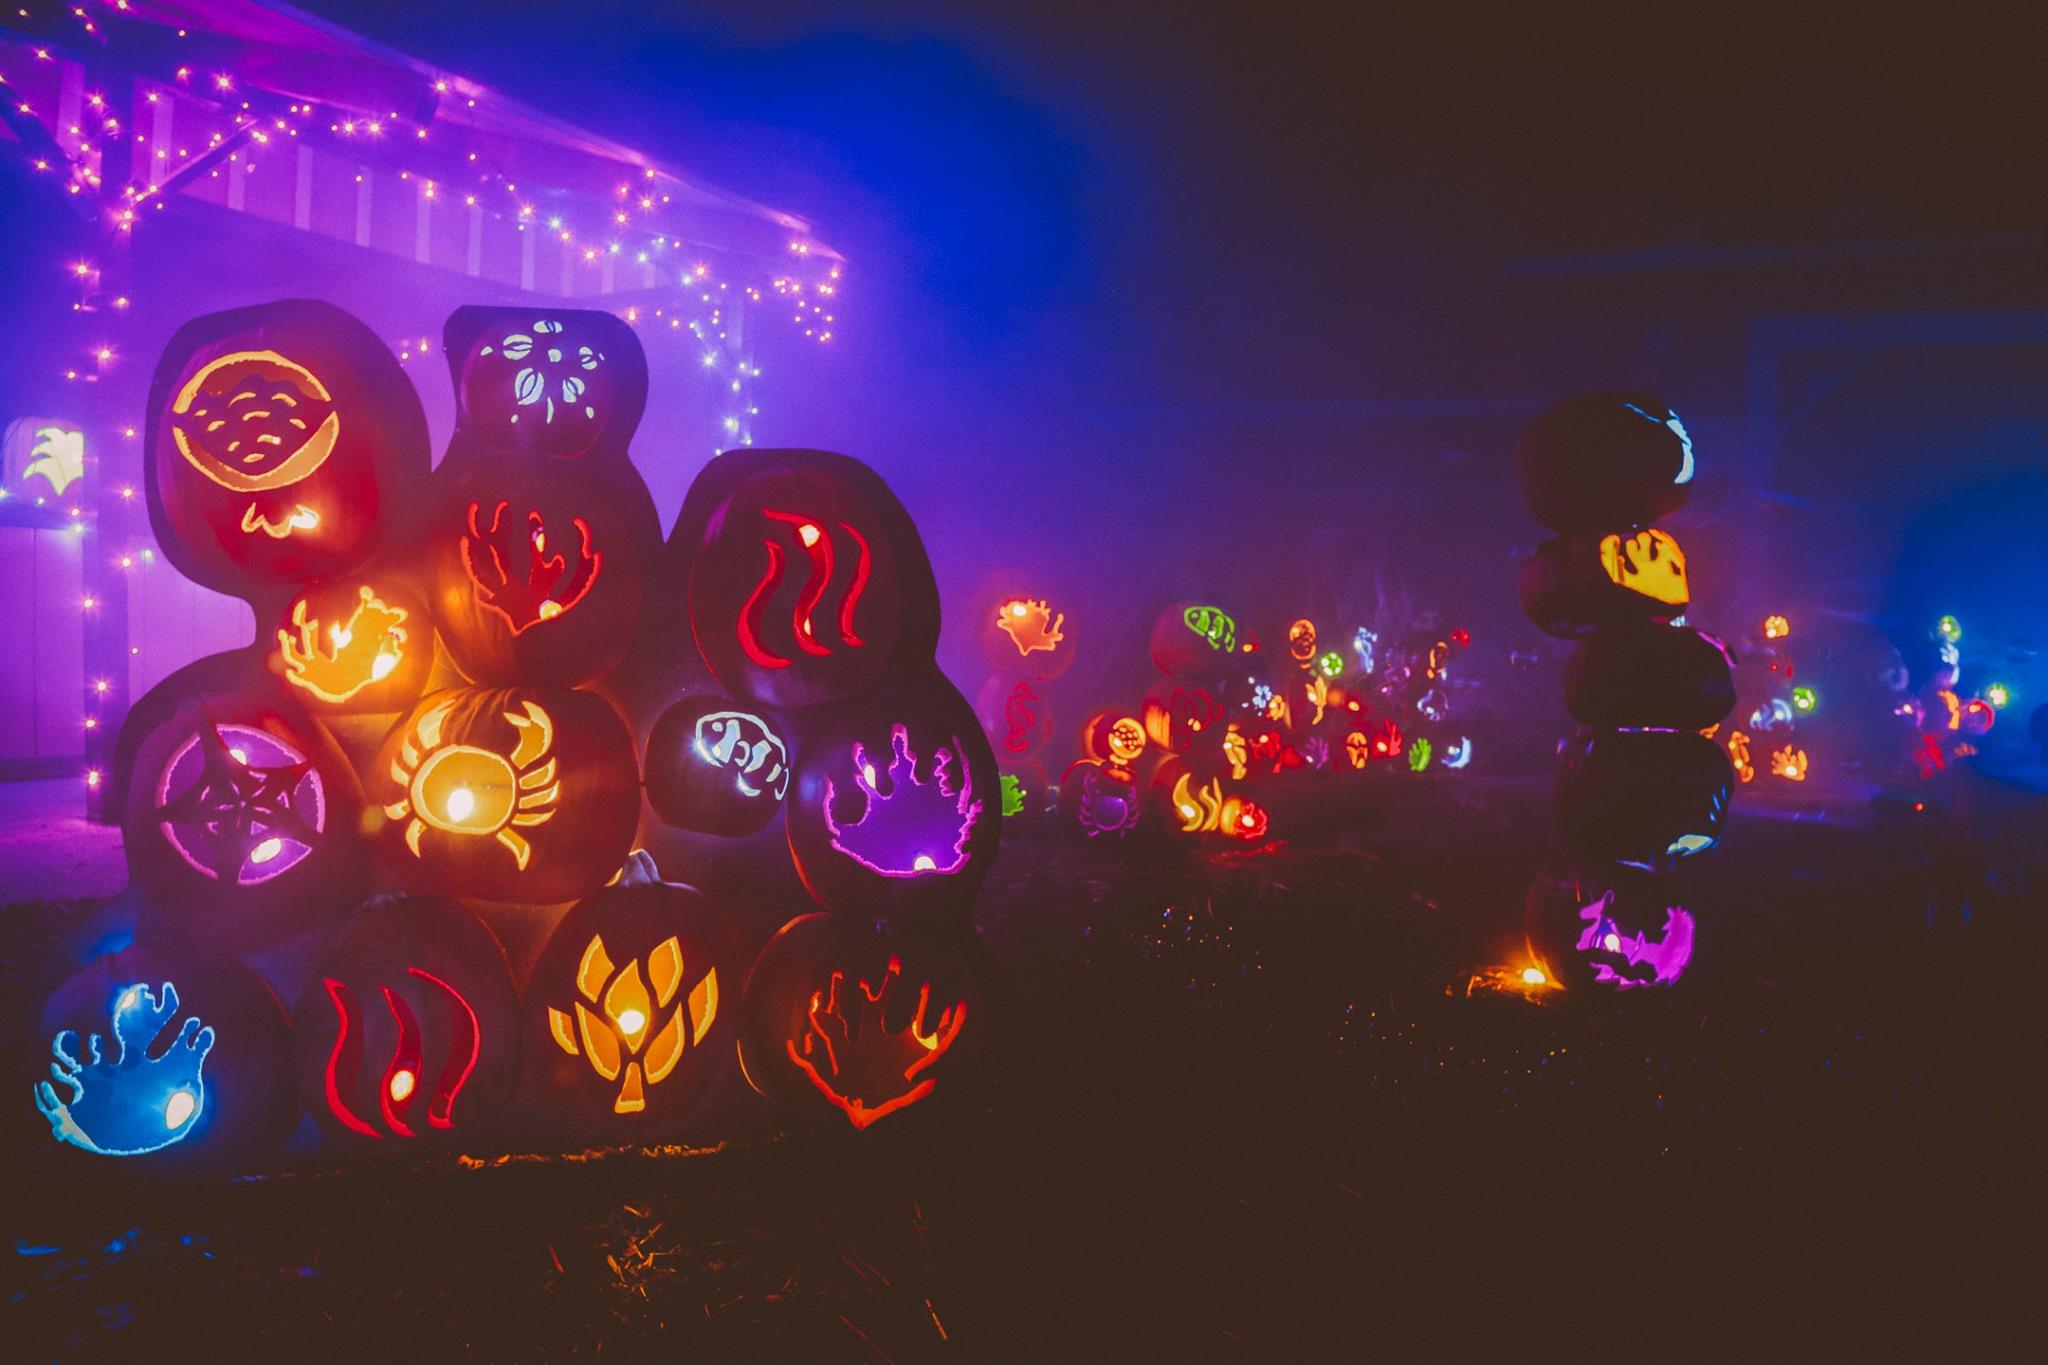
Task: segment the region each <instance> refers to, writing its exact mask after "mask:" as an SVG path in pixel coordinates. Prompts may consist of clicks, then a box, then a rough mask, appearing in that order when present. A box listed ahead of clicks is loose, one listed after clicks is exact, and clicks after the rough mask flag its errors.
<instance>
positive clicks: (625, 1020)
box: [619, 1010, 647, 1038]
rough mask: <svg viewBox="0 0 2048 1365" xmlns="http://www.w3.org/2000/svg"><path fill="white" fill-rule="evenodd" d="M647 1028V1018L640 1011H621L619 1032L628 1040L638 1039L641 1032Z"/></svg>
mask: <svg viewBox="0 0 2048 1365" xmlns="http://www.w3.org/2000/svg"><path fill="white" fill-rule="evenodd" d="M646 1027H647V1016H646V1015H645V1014H642V1013H641V1012H640V1011H639V1010H621V1011H619V1032H621V1033H623V1034H625V1035H626V1036H627V1037H628V1038H638V1037H639V1036H640V1030H641V1029H644V1028H646Z"/></svg>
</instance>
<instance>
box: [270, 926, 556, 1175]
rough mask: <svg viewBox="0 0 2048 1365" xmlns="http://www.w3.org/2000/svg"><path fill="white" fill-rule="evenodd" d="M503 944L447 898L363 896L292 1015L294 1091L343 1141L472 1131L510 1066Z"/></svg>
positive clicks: (505, 1093) (515, 1040)
mask: <svg viewBox="0 0 2048 1365" xmlns="http://www.w3.org/2000/svg"><path fill="white" fill-rule="evenodd" d="M518 1018H519V1006H518V1000H517V997H516V995H515V994H514V991H513V988H512V973H511V970H510V968H508V967H507V965H506V962H505V950H504V949H503V948H501V947H500V946H499V945H498V940H497V939H496V938H494V937H493V936H492V935H491V931H490V930H489V929H487V928H485V927H484V925H483V922H482V921H481V920H479V919H477V917H476V916H475V915H473V914H471V913H470V912H469V911H467V910H465V909H463V908H462V907H461V906H459V905H457V904H455V903H454V902H452V901H445V900H440V899H436V898H432V897H387V898H384V899H383V900H381V901H376V902H372V903H371V905H370V906H368V907H366V909H365V913H363V914H362V915H361V916H360V917H359V918H358V919H357V920H356V921H355V924H354V927H353V929H352V930H351V932H350V934H349V936H348V938H347V939H346V940H344V941H343V942H342V943H341V944H340V945H339V946H338V947H336V948H335V949H334V950H333V951H332V952H330V953H328V954H327V955H326V956H325V957H324V958H323V959H322V960H321V961H320V962H319V963H318V965H316V966H315V968H314V970H313V973H312V976H311V977H310V978H309V979H308V981H307V984H306V988H305V990H304V991H303V992H302V993H301V994H300V996H299V1002H298V1005H297V1007H296V1008H295V1009H294V1010H293V1013H292V1037H293V1042H294V1044H295V1046H296V1047H297V1049H298V1058H299V1090H300V1093H301V1095H302V1096H303V1097H304V1103H305V1107H306V1110H307V1112H308V1113H310V1114H312V1116H313V1118H314V1119H315V1120H316V1121H317V1122H318V1123H319V1125H320V1127H321V1129H322V1130H323V1131H325V1132H326V1134H327V1135H328V1137H330V1138H332V1139H334V1140H336V1141H339V1142H344V1143H348V1144H351V1145H357V1144H360V1145H364V1146H392V1145H405V1144H409V1143H415V1142H428V1143H448V1142H455V1141H462V1140H474V1139H475V1137H476V1136H477V1134H478V1133H479V1132H488V1131H489V1125H490V1124H491V1122H492V1120H493V1119H494V1118H495V1117H496V1116H497V1114H498V1113H499V1111H500V1109H501V1108H502V1106H503V1105H504V1103H505V1101H506V1100H507V1099H508V1098H510V1096H511V1093H512V1086H513V1084H514V1082H515V1081H516V1080H517V1079H518V1075H519V1027H518Z"/></svg>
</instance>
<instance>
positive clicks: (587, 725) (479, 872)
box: [369, 687, 640, 902]
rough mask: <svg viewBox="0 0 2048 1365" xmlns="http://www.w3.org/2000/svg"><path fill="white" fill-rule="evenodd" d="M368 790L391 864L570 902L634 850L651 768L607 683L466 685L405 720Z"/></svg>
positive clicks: (502, 896) (491, 892) (486, 890)
mask: <svg viewBox="0 0 2048 1365" xmlns="http://www.w3.org/2000/svg"><path fill="white" fill-rule="evenodd" d="M369 793H370V800H371V803H372V805H373V808H374V809H375V810H377V811H378V812H381V814H382V817H383V818H382V821H381V822H380V823H381V826H382V832H381V834H380V836H379V837H380V839H381V841H382V844H383V850H384V855H385V862H386V864H387V866H389V867H390V869H391V871H392V872H393V874H394V875H395V876H396V877H397V879H398V880H399V881H400V882H401V883H403V884H404V885H407V886H409V887H413V888H415V889H418V890H421V891H438V892H441V893H443V894H447V895H460V896H464V897H473V898H476V899H481V900H503V901H534V902H552V901H564V900H570V899H573V898H574V897H576V896H579V895H582V894H583V893H585V892H587V891H590V890H593V889H595V888H596V887H598V886H600V885H602V884H603V882H604V880H605V879H606V878H607V877H609V876H610V875H611V874H612V873H613V872H614V871H616V870H617V868H618V866H619V864H620V863H621V862H622V861H623V860H624V858H625V856H626V851H627V849H628V848H629V847H631V844H632V839H633V831H634V828H635V826H636V824H637V823H638V821H639V816H640V769H639V765H638V764H637V763H636V762H635V760H634V756H633V739H632V736H631V735H630V734H629V733H628V732H627V730H626V725H625V722H624V721H622V720H620V719H619V714H618V712H617V711H614V710H613V709H612V706H611V703H609V702H607V701H606V700H605V699H604V698H602V697H600V696H597V695H595V694H594V693H590V692H576V691H569V690H566V689H561V688H489V687H458V688H451V689H449V690H448V691H445V692H435V693H432V694H431V695H429V696H427V697H425V698H423V699H421V701H420V702H419V704H418V705H417V706H415V707H414V708H413V710H412V711H411V712H410V713H409V714H407V715H406V717H405V718H404V719H403V720H402V721H400V722H399V724H398V725H396V726H395V727H393V729H392V731H391V733H390V734H389V735H387V736H386V737H385V740H384V743H383V746H382V747H381V748H380V749H379V750H378V753H377V758H376V761H375V763H374V764H373V765H372V768H371V771H370V783H369Z"/></svg>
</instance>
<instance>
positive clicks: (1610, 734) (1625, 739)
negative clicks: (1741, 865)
mask: <svg viewBox="0 0 2048 1365" xmlns="http://www.w3.org/2000/svg"><path fill="white" fill-rule="evenodd" d="M1734 786H1735V774H1734V770H1733V769H1732V768H1730V767H1729V763H1728V755H1727V754H1725V753H1723V752H1722V750H1721V746H1720V745H1719V744H1716V743H1715V742H1714V741H1713V740H1711V739H1707V738H1705V737H1704V736H1701V735H1696V734H1689V733H1686V732H1683V731H1679V732H1672V731H1660V730H1591V731H1585V732H1582V733H1581V734H1580V735H1579V737H1578V738H1577V739H1576V740H1574V741H1573V742H1572V743H1571V744H1569V745H1567V746H1566V749H1565V752H1564V766H1563V767H1562V768H1561V769H1560V770H1559V771H1558V775H1557V782H1556V785H1555V787H1554V788H1553V791H1552V803H1553V807H1554V809H1555V812H1556V816H1557V827H1558V833H1559V835H1560V836H1561V837H1562V838H1563V840H1564V843H1565V846H1566V847H1567V848H1569V849H1571V851H1572V852H1573V854H1575V855H1576V856H1577V857H1578V858H1579V859H1580V860H1581V861H1583V862H1585V863H1589V864H1597V863H1633V864H1636V865H1638V866H1642V867H1658V866H1663V865H1664V864H1667V863H1669V862H1672V861H1674V860H1676V859H1679V858H1684V857H1687V856H1689V855H1691V854H1694V853H1698V852H1701V851H1702V850H1704V849H1708V848H1711V847H1713V846H1714V844H1715V843H1716V842H1718V841H1719V839H1720V837H1721V825H1722V823H1723V821H1724V820H1725V819H1726V818H1727V814H1728V798H1729V795H1730V793H1731V792H1732V791H1733V790H1734Z"/></svg>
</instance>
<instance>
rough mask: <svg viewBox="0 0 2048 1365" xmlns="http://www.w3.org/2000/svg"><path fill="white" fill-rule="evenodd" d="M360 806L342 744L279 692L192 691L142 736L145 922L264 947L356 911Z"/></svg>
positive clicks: (129, 848)
mask: <svg viewBox="0 0 2048 1365" xmlns="http://www.w3.org/2000/svg"><path fill="white" fill-rule="evenodd" d="M361 803H362V798H361V794H360V791H359V789H358V787H357V783H356V776H355V772H354V770H353V769H352V768H351V767H350V766H349V763H348V760H347V759H346V758H345V757H344V756H343V755H342V753H341V751H340V750H339V749H338V748H336V747H335V744H334V741H333V740H331V739H330V738H328V736H327V734H326V732H325V731H324V730H322V729H321V728H320V727H319V726H318V725H316V724H315V723H314V722H313V721H312V720H311V719H310V718H309V717H308V716H307V715H306V714H305V712H304V711H303V710H302V709H300V708H299V707H298V706H297V705H296V704H295V703H294V702H293V701H292V699H291V698H289V697H287V696H284V695H281V694H280V690H279V689H277V688H275V686H274V685H273V686H259V685H251V686H248V687H244V688H237V689H225V688H223V689H219V690H205V691H200V690H194V691H192V692H189V693H187V694H186V695H185V696H184V697H183V698H182V699H181V700H179V701H178V703H177V704H176V706H175V707H174V708H171V709H169V711H168V714H167V715H165V716H164V718H163V719H162V720H161V721H159V722H157V723H156V724H155V725H154V726H153V727H152V728H150V729H148V731H147V732H146V733H145V734H144V735H143V736H142V737H141V739H140V741H139V744H138V746H137V748H136V750H135V760H134V766H133V771H132V775H131V778H130V780H129V783H128V792H127V803H126V809H125V811H124V813H123V818H122V823H121V827H122V845H123V848H124V850H125V852H126V853H127V858H128V871H129V875H130V877H131V878H132V879H133V880H134V883H135V885H136V886H137V887H139V888H140V889H141V890H142V892H143V893H144V902H143V905H144V913H145V914H146V915H147V916H149V917H150V918H153V919H158V920H160V921H161V922H162V923H163V924H164V925H166V926H176V927H178V928H179V929H181V930H182V931H184V932H188V933H193V934H211V933H221V934H225V935H229V936H231V937H232V938H233V939H234V940H235V941H237V942H251V941H259V942H260V941H263V940H266V939H271V938H274V937H279V936H282V935H284V934H288V933H291V932H294V931H296V930H298V929H301V928H304V927H305V926H306V925H307V924H308V923H310V922H311V921H312V919H314V918H315V917H317V916H320V915H322V914H327V913H332V912H334V911H337V910H340V909H341V908H343V907H345V906H347V905H349V904H352V903H353V902H354V900H355V899H356V897H357V896H358V895H359V894H360V888H361V886H362V878H363V871H364V868H363V859H362V857H361V853H360V844H359V842H358V839H357V828H358V825H359V823H360V819H359V812H360V810H361Z"/></svg>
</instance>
